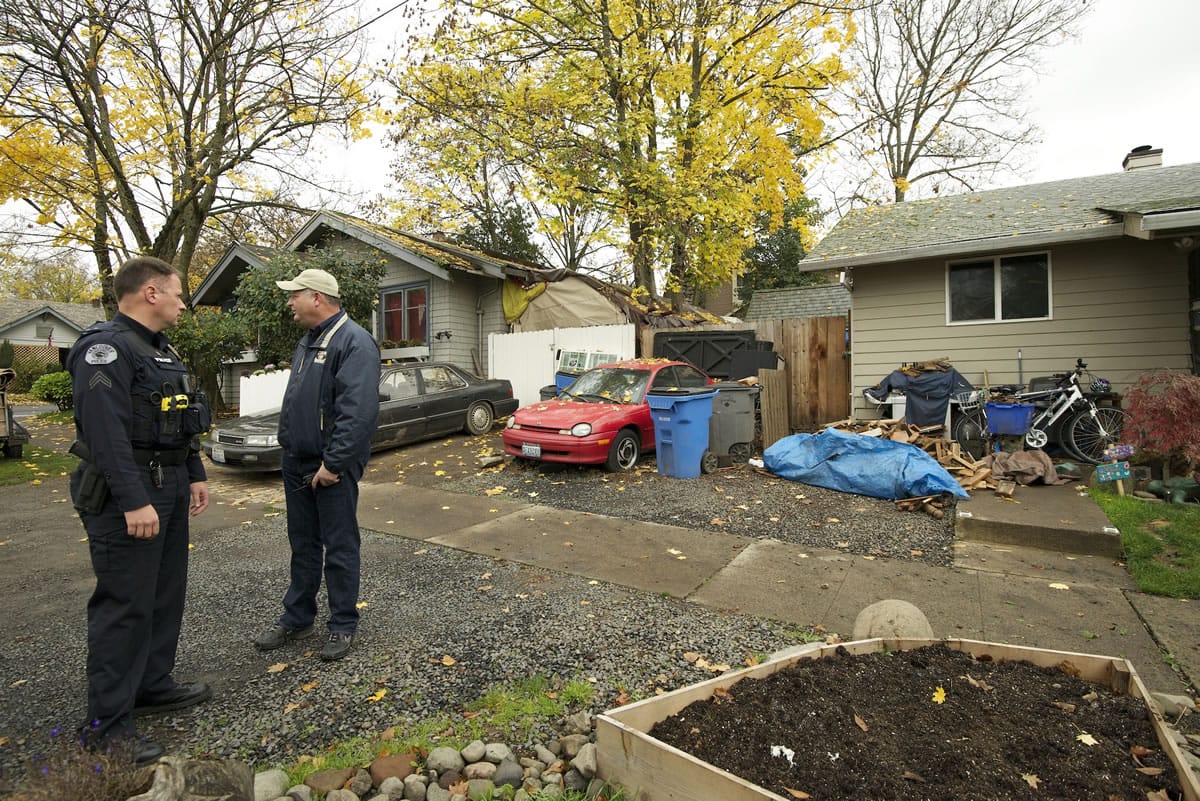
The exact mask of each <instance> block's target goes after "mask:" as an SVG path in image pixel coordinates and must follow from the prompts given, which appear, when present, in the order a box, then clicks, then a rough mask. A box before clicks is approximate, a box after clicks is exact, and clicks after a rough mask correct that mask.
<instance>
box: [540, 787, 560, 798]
mask: <svg viewBox="0 0 1200 801" xmlns="http://www.w3.org/2000/svg"><path fill="white" fill-rule="evenodd" d="M562 794H563V788H561V787H559V786H558V785H557V784H548V785H546V786H545V787H543V788H542V791H541V792H540V793H538V801H542V799H544V798H562Z"/></svg>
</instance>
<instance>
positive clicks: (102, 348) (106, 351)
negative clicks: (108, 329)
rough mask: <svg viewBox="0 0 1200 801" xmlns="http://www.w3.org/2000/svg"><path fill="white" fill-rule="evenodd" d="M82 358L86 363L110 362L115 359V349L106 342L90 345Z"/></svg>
mask: <svg viewBox="0 0 1200 801" xmlns="http://www.w3.org/2000/svg"><path fill="white" fill-rule="evenodd" d="M83 360H84V361H86V362H87V363H88V364H112V363H113V362H115V361H116V360H117V349H116V348H114V347H113V346H112V345H109V344H107V343H103V342H102V343H100V344H99V345H92V346H91V347H90V348H88V349H87V353H86V354H84V357H83Z"/></svg>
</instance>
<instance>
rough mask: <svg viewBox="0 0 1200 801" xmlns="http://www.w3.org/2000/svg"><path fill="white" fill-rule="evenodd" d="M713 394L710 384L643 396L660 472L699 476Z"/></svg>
mask: <svg viewBox="0 0 1200 801" xmlns="http://www.w3.org/2000/svg"><path fill="white" fill-rule="evenodd" d="M716 394H717V393H716V392H715V391H713V389H712V388H710V387H697V388H695V389H680V390H674V391H671V392H660V393H653V394H649V395H647V396H646V403H647V404H648V405H649V406H650V417H651V419H652V420H653V422H654V450H655V452H656V455H655V458H656V461H657V462H658V472H659V473H662V474H663V475H664V476H671V477H672V478H698V477H699V476H700V460H701V458H703V456H704V452H705V451H706V450H708V424H709V420H711V419H712V413H713V403H712V400H713V397H714V396H715V395H716Z"/></svg>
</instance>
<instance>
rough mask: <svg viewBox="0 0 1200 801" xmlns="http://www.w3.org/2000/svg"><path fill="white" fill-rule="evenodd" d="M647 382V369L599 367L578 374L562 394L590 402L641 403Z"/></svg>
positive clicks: (648, 379)
mask: <svg viewBox="0 0 1200 801" xmlns="http://www.w3.org/2000/svg"><path fill="white" fill-rule="evenodd" d="M649 384H650V371H649V370H628V369H624V368H601V369H597V370H589V371H588V372H586V373H584V374H583V375H581V376H579V378H577V379H575V383H573V384H571V385H570V386H569V387H567V388H566V389H565V390H563V395H564V396H566V397H568V398H570V399H572V400H581V401H587V402H590V403H626V404H629V403H641V402H642V398H643V397H644V396H645V394H646V387H647V386H649Z"/></svg>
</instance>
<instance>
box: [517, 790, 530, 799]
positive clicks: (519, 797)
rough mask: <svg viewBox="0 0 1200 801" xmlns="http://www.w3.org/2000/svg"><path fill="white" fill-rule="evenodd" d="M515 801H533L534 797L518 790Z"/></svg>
mask: <svg viewBox="0 0 1200 801" xmlns="http://www.w3.org/2000/svg"><path fill="white" fill-rule="evenodd" d="M513 801H533V796H531V795H530V794H529V793H527V792H525V791H524V790H517V792H516V793H514V794H513Z"/></svg>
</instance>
